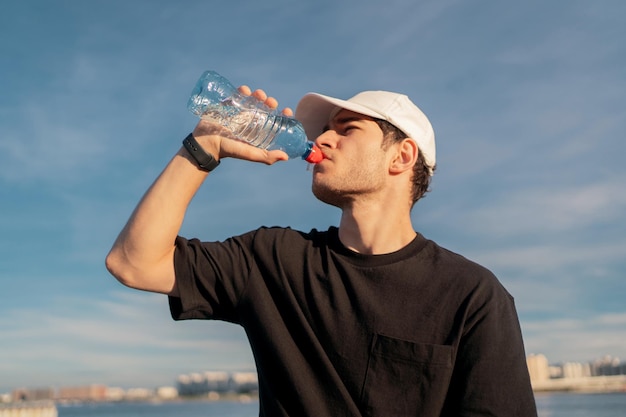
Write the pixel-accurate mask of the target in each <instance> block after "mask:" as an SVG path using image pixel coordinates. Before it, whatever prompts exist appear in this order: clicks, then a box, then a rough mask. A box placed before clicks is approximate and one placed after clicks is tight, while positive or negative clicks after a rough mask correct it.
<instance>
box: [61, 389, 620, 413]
mask: <svg viewBox="0 0 626 417" xmlns="http://www.w3.org/2000/svg"><path fill="white" fill-rule="evenodd" d="M536 398H537V408H538V411H539V417H626V392H624V393H612V394H569V393H550V394H538V395H537V397H536ZM58 411H59V417H144V416H145V417H148V416H150V417H181V416H184V417H256V416H258V413H259V404H258V402H256V401H251V402H246V403H241V402H228V401H219V402H207V401H186V402H185V401H183V402H171V403H170V402H167V403H119V404H84V405H73V406H68V405H59V406H58Z"/></svg>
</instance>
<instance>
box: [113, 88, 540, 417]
mask: <svg viewBox="0 0 626 417" xmlns="http://www.w3.org/2000/svg"><path fill="white" fill-rule="evenodd" d="M242 92H244V93H245V94H250V90H249V89H247V88H246V87H242ZM254 96H255V97H256V98H257V99H259V100H262V101H265V102H266V104H268V105H270V106H271V107H276V106H277V103H276V101H275V100H273V99H272V98H267V96H266V95H265V93H264V92H262V91H260V90H257V91H256V92H255V93H254ZM285 114H287V115H290V114H291V112H290V110H286V111H285ZM296 118H297V119H299V120H300V121H301V122H302V123H303V125H304V127H305V130H306V132H307V136H308V137H309V138H311V139H315V142H316V144H317V145H318V147H319V148H321V149H322V151H323V154H324V159H323V160H322V162H320V163H319V164H317V165H315V167H314V170H313V192H314V194H315V196H316V197H317V198H319V199H320V200H321V201H323V202H326V203H328V204H332V205H334V206H337V207H338V208H340V209H341V213H342V214H341V220H340V223H339V227H338V228H335V227H331V228H330V229H329V230H327V231H317V230H312V231H311V232H309V233H304V232H298V231H295V230H291V229H289V228H259V229H258V230H255V231H252V232H249V233H246V234H244V235H242V236H236V237H232V238H230V239H228V240H226V241H224V242H200V241H199V240H197V239H191V240H187V239H185V238H183V237H179V236H177V235H178V232H179V229H180V226H181V224H182V221H183V217H184V214H185V210H186V208H187V206H188V205H189V203H190V201H191V199H192V197H193V195H194V193H195V192H196V191H197V190H198V188H199V187H200V185H201V184H202V183H203V181H204V180H205V179H206V177H207V174H208V172H207V171H209V170H211V169H212V168H215V167H216V162H212V161H211V159H214V160H216V161H219V160H221V159H225V158H228V157H234V158H241V159H246V160H249V161H256V162H263V163H266V164H273V163H274V162H277V161H279V160H283V159H286V155H285V154H284V153H282V152H280V151H270V152H266V151H262V150H260V149H257V148H254V147H252V146H249V145H247V144H244V143H242V142H238V141H235V140H232V139H227V138H225V137H223V136H220V135H219V133H220V128H219V127H216V126H214V125H212V124H210V123H209V122H206V121H201V122H200V123H198V125H197V126H196V128H195V130H194V131H193V134H192V136H191V137H188V138H187V139H186V140H187V141H188V142H189V141H192V142H193V141H194V140H196V141H197V143H196V144H193V143H192V144H191V148H190V149H191V151H187V150H186V149H187V148H189V146H190V144H189V143H187V144H186V146H185V147H183V148H181V150H180V151H179V152H178V154H177V155H176V156H175V157H174V158H173V159H172V161H171V162H170V163H169V164H168V166H167V167H166V168H165V170H164V171H163V173H162V174H161V175H160V176H159V178H158V179H157V180H156V182H155V183H154V184H153V185H152V187H151V188H150V189H149V190H148V192H147V193H146V195H145V196H144V198H143V199H142V201H141V202H140V203H139V205H138V207H137V209H136V210H135V212H134V213H133V214H132V216H131V218H130V220H129V222H128V224H127V225H126V226H125V228H124V229H123V230H122V232H121V234H120V236H119V238H118V239H117V241H116V242H115V244H114V246H113V248H112V250H111V252H110V253H109V256H108V257H107V268H108V269H109V270H110V271H111V273H112V274H113V275H114V276H115V277H117V278H118V279H119V280H120V281H121V282H122V283H123V284H125V285H128V286H130V287H133V288H138V289H142V290H148V291H155V292H161V293H165V294H168V295H169V296H170V298H169V299H170V308H171V312H172V316H173V317H174V319H177V320H180V319H218V320H225V321H230V322H233V323H237V324H240V325H241V326H243V328H244V329H245V331H246V333H247V336H248V338H249V341H250V344H251V347H252V351H253V354H254V357H255V361H256V365H257V370H258V374H259V386H260V415H262V416H272V417H277V416H291V417H302V416H315V417H326V416H328V417H331V416H332V417H338V416H381V417H399V416H420V417H426V416H499V417H531V416H536V409H535V403H534V398H533V393H532V391H531V387H530V382H529V377H528V371H527V368H526V362H525V354H524V348H523V343H522V338H521V332H520V328H519V323H518V319H517V314H516V311H515V306H514V302H513V298H512V297H511V296H510V295H509V294H508V293H507V291H506V290H505V289H504V288H503V287H502V286H501V285H500V283H499V282H498V280H497V279H496V278H495V277H494V276H493V275H492V274H491V273H490V272H489V271H488V270H486V269H485V268H483V267H481V266H479V265H477V264H475V263H473V262H471V261H468V260H466V259H465V258H463V257H461V256H459V255H457V254H455V253H452V252H450V251H448V250H446V249H443V248H441V247H439V246H438V245H437V244H435V243H434V242H432V241H429V240H427V239H425V238H424V237H423V236H422V235H420V234H419V233H417V232H416V231H415V230H414V228H413V226H412V223H411V216H410V212H411V208H412V207H413V204H414V203H415V202H416V201H417V200H419V198H420V197H421V196H422V195H423V194H424V193H425V192H426V190H427V188H428V185H429V182H430V177H431V175H432V173H433V171H434V169H435V142H434V133H433V130H432V127H431V125H430V122H429V121H428V119H427V118H426V116H425V115H424V114H423V113H422V112H421V111H420V110H419V108H417V107H416V106H415V105H414V104H413V103H412V102H411V101H410V100H409V99H408V97H406V96H404V95H400V94H395V93H389V92H380V91H370V92H364V93H361V94H358V95H357V96H355V97H353V98H352V99H350V100H347V101H344V100H338V99H334V98H330V97H326V96H322V95H317V94H308V95H306V96H305V97H304V98H303V99H302V100H301V101H300V103H299V104H298V107H297V109H296Z"/></svg>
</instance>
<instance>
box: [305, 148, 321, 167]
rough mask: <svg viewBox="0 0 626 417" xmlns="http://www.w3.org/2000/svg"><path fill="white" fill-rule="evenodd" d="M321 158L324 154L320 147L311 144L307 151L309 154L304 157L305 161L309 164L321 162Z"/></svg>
mask: <svg viewBox="0 0 626 417" xmlns="http://www.w3.org/2000/svg"><path fill="white" fill-rule="evenodd" d="M323 159H324V154H323V153H322V151H321V150H320V148H318V147H317V145H313V146H312V147H311V150H310V151H309V154H308V155H307V156H306V158H304V160H305V161H307V162H309V163H311V164H317V163H319V162H322V160H323Z"/></svg>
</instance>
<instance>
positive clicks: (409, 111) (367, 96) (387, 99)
mask: <svg viewBox="0 0 626 417" xmlns="http://www.w3.org/2000/svg"><path fill="white" fill-rule="evenodd" d="M341 109H346V110H350V111H353V112H355V113H359V114H363V115H366V116H370V117H373V118H376V119H382V120H386V121H388V122H389V123H391V124H392V125H394V126H395V127H397V128H398V129H400V130H401V131H402V132H404V133H405V134H406V135H407V136H408V137H409V138H411V139H413V140H414V141H415V142H416V143H417V146H418V148H419V150H420V152H421V153H422V155H423V157H424V161H425V162H426V166H427V167H428V168H429V171H430V175H432V174H433V170H434V167H435V161H436V159H435V132H434V131H433V127H432V126H431V124H430V121H429V120H428V118H427V117H426V115H425V114H424V113H423V112H422V111H421V110H420V109H419V108H418V107H417V106H416V105H415V104H413V102H412V101H411V100H410V99H409V98H408V97H407V96H406V95H404V94H398V93H392V92H389V91H364V92H362V93H359V94H357V95H356V96H354V97H352V98H350V99H348V100H341V99H337V98H333V97H329V96H325V95H322V94H317V93H308V94H306V95H305V96H304V97H302V99H301V100H300V102H299V103H298V105H297V107H296V114H295V118H296V119H298V120H299V121H300V122H301V123H302V126H304V131H305V132H306V135H307V137H308V138H309V139H310V140H315V138H317V137H318V136H319V135H321V134H322V133H323V131H324V128H325V126H327V125H328V122H329V121H330V119H331V118H332V117H334V116H335V114H337V112H338V111H339V110H341Z"/></svg>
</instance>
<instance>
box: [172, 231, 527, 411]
mask: <svg viewBox="0 0 626 417" xmlns="http://www.w3.org/2000/svg"><path fill="white" fill-rule="evenodd" d="M176 244H177V249H176V253H175V270H176V281H177V285H178V289H179V291H180V296H179V297H175V298H174V297H170V308H171V312H172V317H173V318H174V319H176V320H182V319H219V320H225V321H230V322H233V323H238V324H240V325H241V326H243V327H244V329H245V331H246V333H247V336H248V339H249V341H250V344H251V348H252V352H253V355H254V358H255V361H256V365H257V372H258V375H259V390H260V415H262V416H271V417H277V416H291V417H304V416H315V417H326V416H328V417H331V416H332V417H338V416H381V417H401V416H419V417H427V416H487V415H489V416H498V417H532V416H536V415H537V414H536V409H535V402H534V397H533V393H532V390H531V387H530V382H529V377H528V370H527V368H526V360H525V354H524V348H523V343H522V337H521V332H520V327H519V323H518V318H517V313H516V311H515V306H514V302H513V298H512V297H511V296H510V295H509V293H508V292H507V291H506V290H505V289H504V288H503V287H502V285H501V284H500V283H499V282H498V280H497V279H496V278H495V276H494V275H493V274H492V273H491V272H489V271H488V270H487V269H485V268H483V267H482V266H480V265H478V264H476V263H473V262H471V261H469V260H467V259H465V258H463V257H462V256H460V255H457V254H455V253H452V252H450V251H448V250H446V249H443V248H441V247H440V246H438V245H437V244H435V243H434V242H432V241H429V240H426V239H425V238H424V237H423V236H421V235H419V234H418V236H417V237H416V238H415V239H414V241H413V242H411V243H410V244H409V245H407V246H406V247H404V248H403V249H401V250H399V251H397V252H393V253H390V254H384V255H363V254H358V253H355V252H353V251H351V250H349V249H347V248H345V247H344V246H343V245H342V244H341V242H340V241H339V238H338V233H337V229H336V228H334V227H333V228H330V229H329V230H328V231H327V232H318V231H316V230H312V231H311V232H310V233H303V232H298V231H294V230H291V229H285V228H260V229H258V230H256V231H253V232H250V233H247V234H244V235H242V236H238V237H233V238H230V239H228V240H226V241H225V242H221V243H220V242H211V243H208V242H200V241H198V240H195V239H194V240H186V239H184V238H180V237H179V238H178V239H177V242H176Z"/></svg>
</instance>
